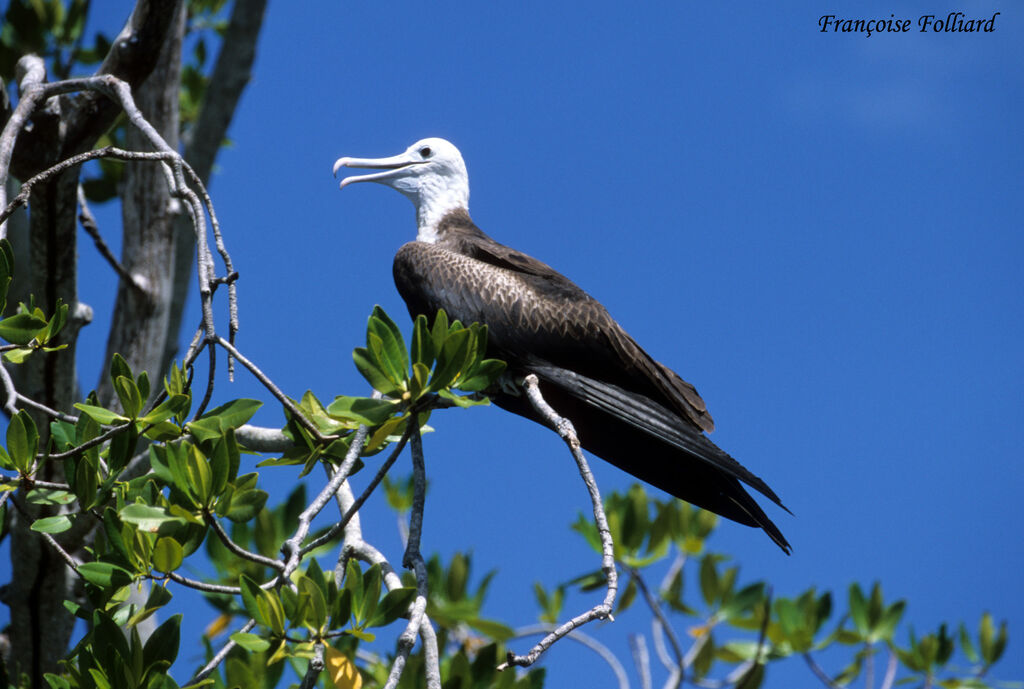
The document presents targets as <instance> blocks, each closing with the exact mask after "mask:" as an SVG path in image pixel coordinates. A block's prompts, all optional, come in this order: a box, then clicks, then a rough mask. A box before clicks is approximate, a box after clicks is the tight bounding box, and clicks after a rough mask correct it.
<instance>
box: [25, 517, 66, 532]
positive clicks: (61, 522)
mask: <svg viewBox="0 0 1024 689" xmlns="http://www.w3.org/2000/svg"><path fill="white" fill-rule="evenodd" d="M70 528H71V519H70V518H69V517H68V515H66V514H58V515H57V516H55V517H43V518H42V519H37V520H35V521H34V522H32V530H33V531H38V532H39V533H61V532H62V531H67V530H68V529H70Z"/></svg>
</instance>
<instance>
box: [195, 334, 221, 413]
mask: <svg viewBox="0 0 1024 689" xmlns="http://www.w3.org/2000/svg"><path fill="white" fill-rule="evenodd" d="M205 346H206V351H207V352H208V353H209V355H210V357H209V358H210V364H209V366H208V367H207V369H208V370H207V372H206V392H205V393H204V394H203V399H202V401H201V402H200V403H199V407H197V408H196V413H195V415H194V416H193V417H192V420H193V421H195V420H196V419H198V418H199V417H200V416H202V415H203V412H205V411H206V407H207V406H208V405H209V404H210V400H211V399H212V398H213V383H214V377H215V376H216V375H217V348H216V347H214V346H213V344H212V343H209V342H208V343H206V345H205Z"/></svg>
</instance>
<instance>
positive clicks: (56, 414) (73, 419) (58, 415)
mask: <svg viewBox="0 0 1024 689" xmlns="http://www.w3.org/2000/svg"><path fill="white" fill-rule="evenodd" d="M18 403H19V404H22V405H24V406H26V407H32V408H33V409H35V410H37V411H41V412H43V413H44V414H48V415H50V416H52V417H53V418H55V419H60V420H61V421H66V422H68V423H70V424H76V423H78V417H77V416H72V415H71V414H65V413H64V412H62V411H57V410H56V409H50V408H49V407H47V406H46V405H45V404H40V403H39V402H36V401H35V400H33V399H29V398H28V397H25V396H24V395H22V394H21V393H20V392H19V393H18Z"/></svg>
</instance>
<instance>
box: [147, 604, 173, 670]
mask: <svg viewBox="0 0 1024 689" xmlns="http://www.w3.org/2000/svg"><path fill="white" fill-rule="evenodd" d="M180 640H181V614H180V613H179V614H177V615H172V616H171V617H168V618H167V620H166V621H165V622H164V623H163V624H161V625H160V626H159V627H157V628H156V629H155V630H154V631H153V633H152V634H151V635H150V637H149V638H148V639H146V644H145V646H144V647H143V649H142V664H143V667H145V668H146V669H150V668H153V667H154V666H155V665H156V664H157V663H159V662H161V661H163V662H166V663H167V664H168V666H169V665H171V664H172V663H174V661H175V660H176V659H177V657H178V645H179V643H180Z"/></svg>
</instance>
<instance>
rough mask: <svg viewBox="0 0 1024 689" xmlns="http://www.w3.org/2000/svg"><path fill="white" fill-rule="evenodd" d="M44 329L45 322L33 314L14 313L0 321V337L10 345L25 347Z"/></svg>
mask: <svg viewBox="0 0 1024 689" xmlns="http://www.w3.org/2000/svg"><path fill="white" fill-rule="evenodd" d="M45 327H46V321H44V320H43V319H42V318H39V317H38V316H36V315H34V314H31V313H16V314H14V315H13V316H9V317H7V318H5V319H3V320H2V321H0V337H2V338H4V339H5V340H7V341H8V342H10V343H11V344H17V345H27V344H28V343H29V342H31V341H32V340H33V338H35V336H36V333H38V332H39V331H40V330H42V329H43V328H45Z"/></svg>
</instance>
